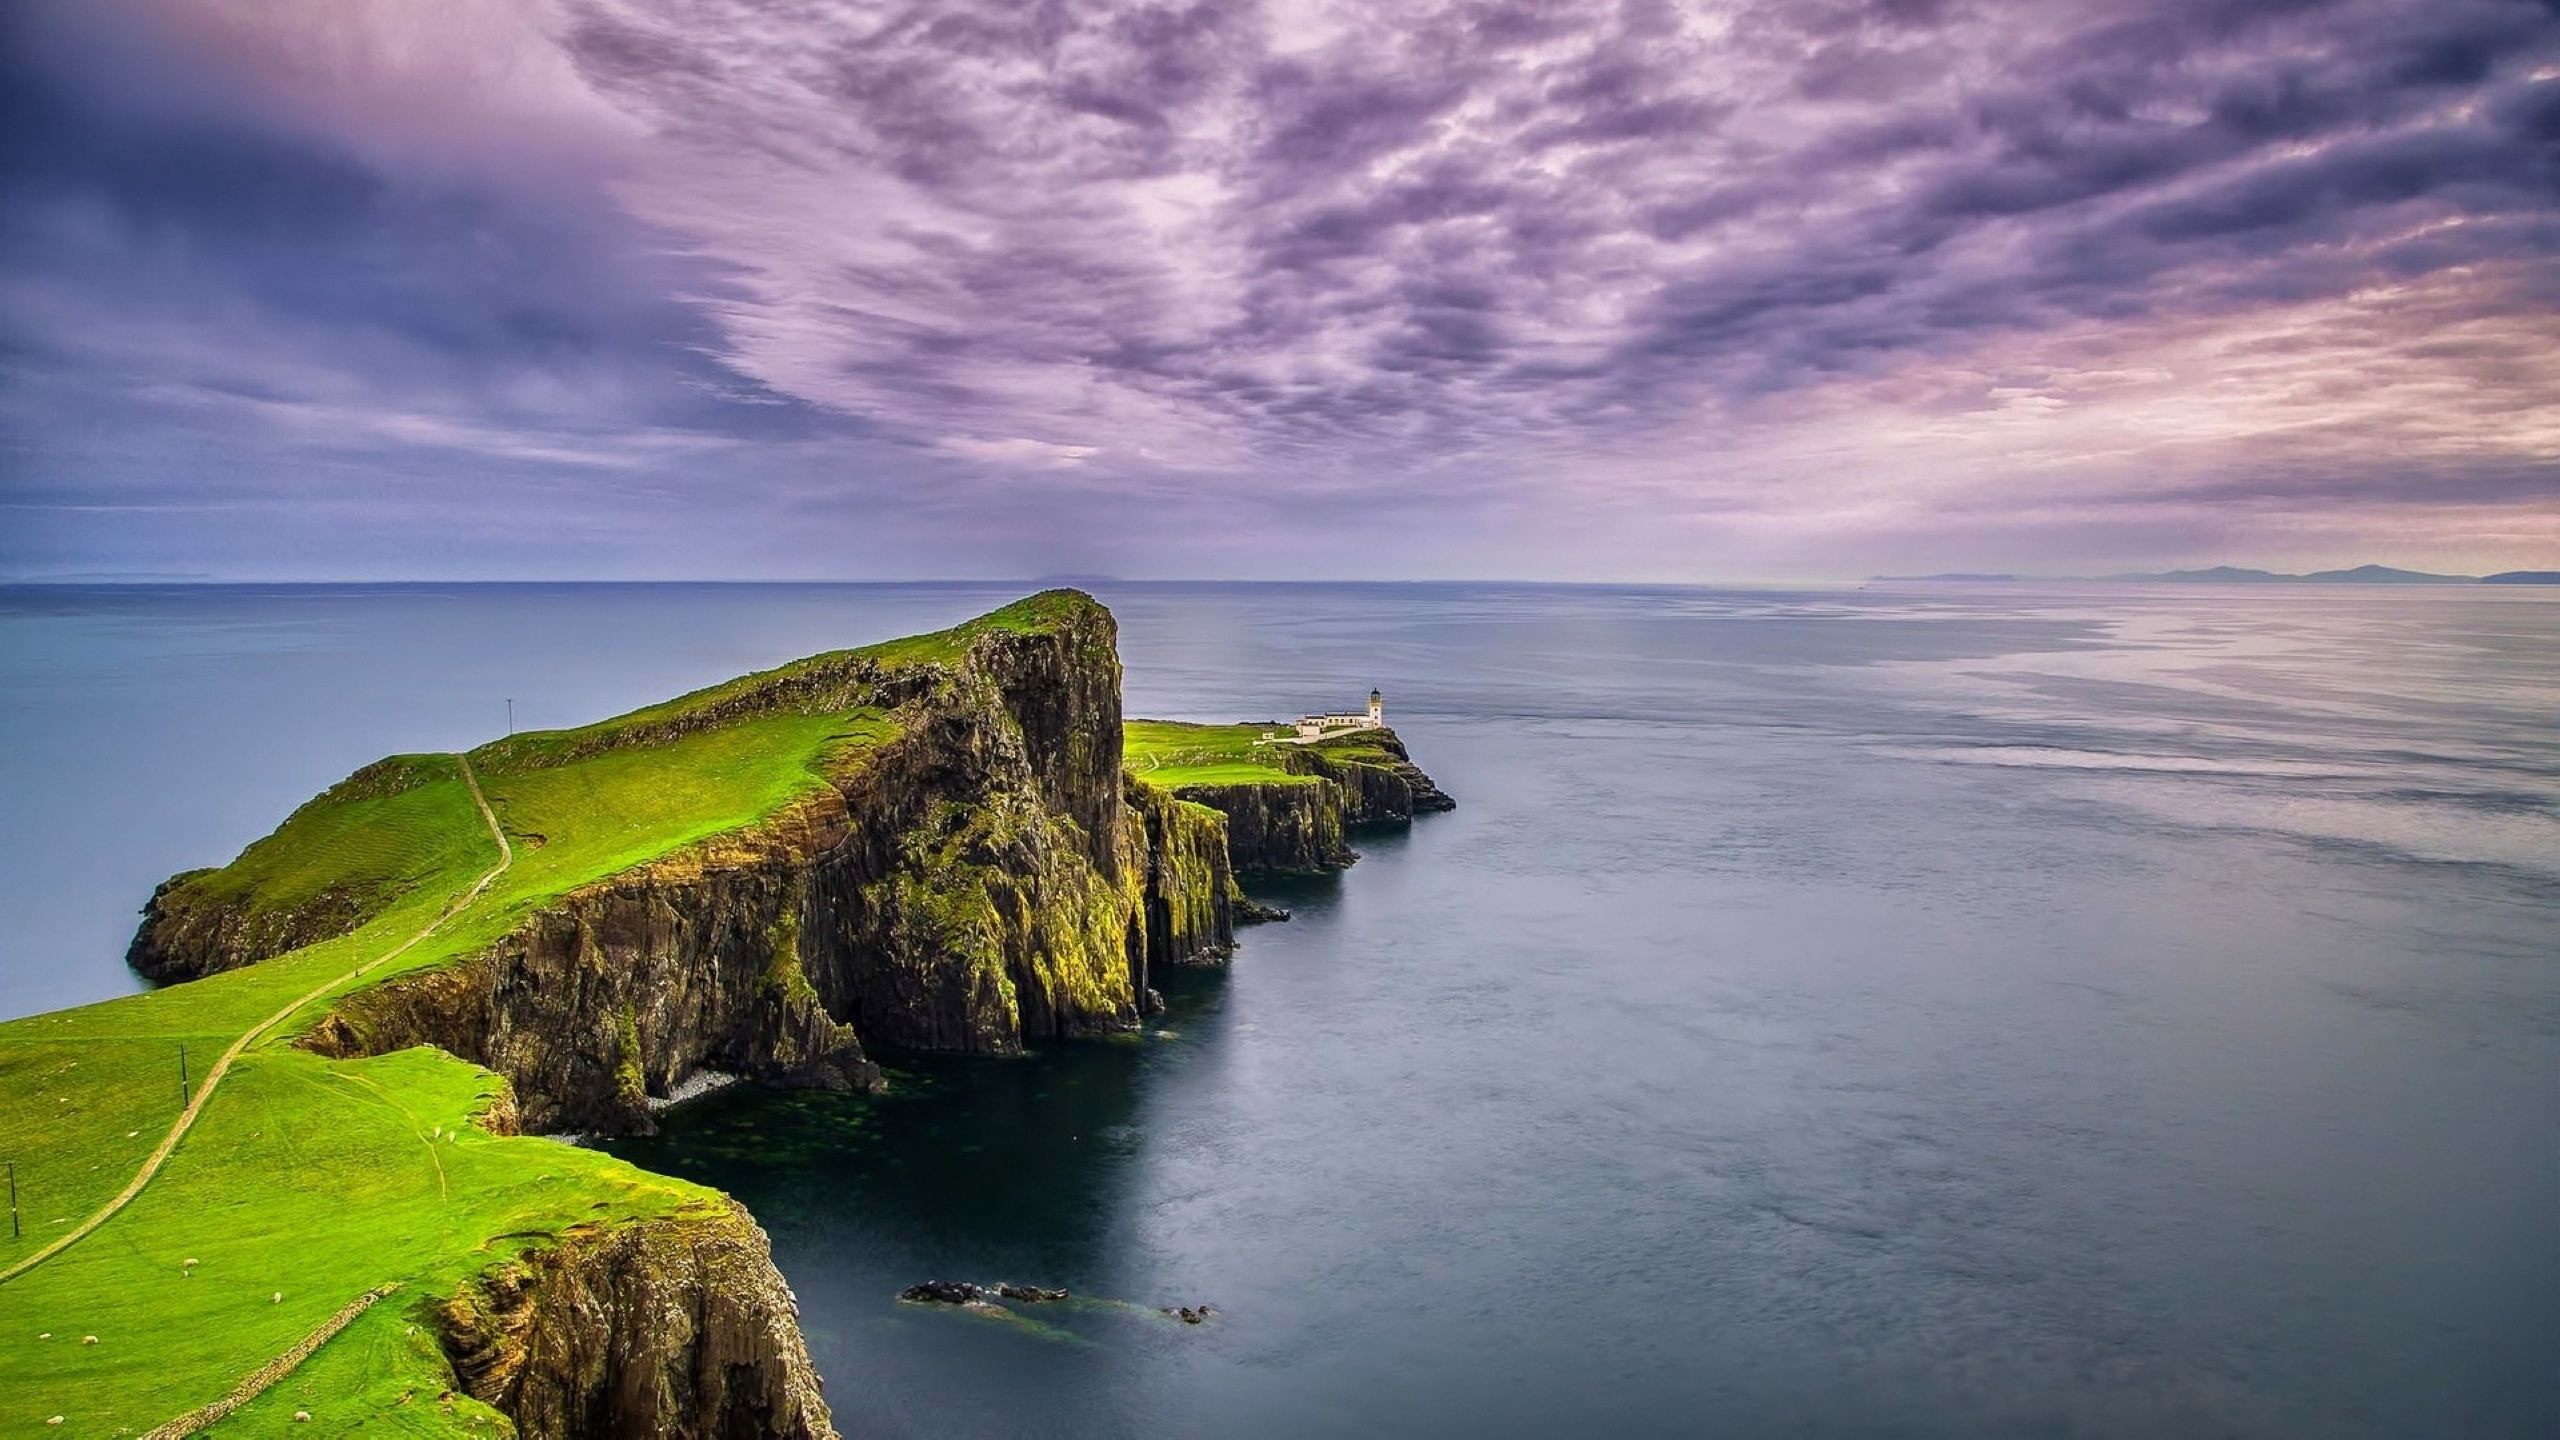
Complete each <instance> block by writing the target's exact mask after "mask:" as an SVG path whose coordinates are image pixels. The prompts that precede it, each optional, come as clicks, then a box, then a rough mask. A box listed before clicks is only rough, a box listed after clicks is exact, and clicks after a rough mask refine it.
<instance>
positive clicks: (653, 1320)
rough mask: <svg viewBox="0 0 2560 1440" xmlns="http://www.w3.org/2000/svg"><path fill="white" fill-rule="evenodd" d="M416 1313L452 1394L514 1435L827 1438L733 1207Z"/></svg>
mask: <svg viewBox="0 0 2560 1440" xmlns="http://www.w3.org/2000/svg"><path fill="white" fill-rule="evenodd" d="M431 1310H432V1316H433V1319H434V1321H435V1324H436V1328H437V1331H438V1333H439V1334H440V1336H441V1338H442V1340H443V1344H444V1350H445V1356H446V1358H447V1360H448V1361H450V1362H451V1364H452V1366H453V1370H454V1375H455V1378H456V1380H457V1381H458V1383H459V1385H460V1388H461V1389H462V1390H463V1391H464V1393H466V1394H469V1395H471V1396H472V1397H473V1398H475V1399H478V1400H481V1401H484V1402H486V1403H488V1404H489V1405H492V1406H494V1407H496V1408H497V1409H498V1410H499V1411H501V1412H502V1413H504V1414H505V1415H507V1416H508V1417H509V1418H510V1419H512V1420H514V1421H515V1424H516V1430H517V1432H518V1433H519V1434H523V1435H527V1436H537V1435H538V1436H558V1437H581V1440H586V1437H596V1440H606V1437H615V1440H618V1437H626V1436H627V1437H631V1440H642V1437H659V1436H673V1437H680V1440H761V1437H784V1440H822V1437H832V1436H834V1435H835V1433H836V1432H835V1427H834V1426H833V1425H832V1424H831V1423H830V1422H829V1420H828V1416H827V1405H826V1401H825V1400H824V1399H823V1398H822V1397H821V1395H820V1387H819V1380H818V1374H817V1370H816V1367H814V1366H813V1365H811V1363H810V1361H809V1350H808V1346H807V1345H806V1344H805V1343H804V1342H803V1341H802V1339H801V1336H800V1327H799V1306H798V1305H797V1304H796V1303H795V1302H794V1301H793V1299H792V1295H791V1290H790V1287H789V1286H787V1285H785V1284H784V1283H783V1279H782V1276H781V1274H780V1273H779V1272H777V1271H776V1270H775V1269H774V1268H773V1258H772V1253H771V1250H770V1249H769V1247H768V1246H767V1243H766V1240H765V1234H764V1231H762V1230H761V1229H759V1228H757V1226H756V1223H755V1222H754V1221H753V1220H752V1219H750V1218H748V1215H747V1212H746V1210H745V1209H744V1208H743V1207H742V1206H739V1205H738V1204H737V1203H735V1202H734V1201H724V1202H722V1203H720V1204H718V1205H709V1206H703V1207H699V1208H697V1209H693V1210H688V1211H685V1212H683V1213H680V1214H677V1215H675V1216H672V1217H668V1218H663V1219H655V1220H641V1221H632V1222H628V1223H624V1224H619V1225H613V1226H598V1227H594V1228H591V1229H582V1230H573V1231H571V1232H569V1233H568V1234H566V1235H563V1236H561V1237H560V1238H559V1239H558V1241H556V1242H555V1243H552V1244H547V1245H543V1246H539V1247H536V1248H534V1249H530V1250H527V1251H525V1252H523V1253H522V1254H520V1255H518V1256H516V1257H515V1258H514V1259H511V1260H508V1261H506V1262H504V1263H502V1264H500V1265H498V1266H495V1267H494V1268H492V1269H490V1270H488V1271H486V1272H484V1273H483V1274H482V1275H481V1276H480V1277H479V1278H478V1279H476V1280H475V1281H473V1282H472V1283H471V1284H470V1285H468V1286H467V1287H465V1288H464V1290H463V1291H462V1292H461V1293H460V1294H457V1295H453V1296H449V1297H447V1298H445V1299H444V1300H442V1301H440V1302H438V1303H436V1304H435V1305H433V1306H432V1307H431Z"/></svg>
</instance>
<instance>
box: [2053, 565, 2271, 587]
mask: <svg viewBox="0 0 2560 1440" xmlns="http://www.w3.org/2000/svg"><path fill="white" fill-rule="evenodd" d="M2098 578H2099V579H2101V580H2140V581H2145V582H2150V583H2158V584H2173V585H2277V584H2282V583H2284V582H2286V581H2289V580H2299V579H2301V578H2302V577H2301V576H2299V575H2279V574H2277V573H2276V572H2274V571H2273V570H2243V569H2241V568H2239V567H2238V566H2236V565H2216V566H2214V567H2213V568H2212V569H2210V570H2163V571H2161V572H2159V573H2158V574H2155V575H2101V576H2099V577H2098Z"/></svg>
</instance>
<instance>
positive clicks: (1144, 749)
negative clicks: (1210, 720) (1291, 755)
mask: <svg viewBox="0 0 2560 1440" xmlns="http://www.w3.org/2000/svg"><path fill="white" fill-rule="evenodd" d="M1274 730H1277V731H1279V733H1286V730H1285V727H1275V726H1270V725H1185V724H1183V723H1181V722H1179V721H1174V720H1132V721H1129V722H1128V723H1127V724H1125V725H1123V726H1121V727H1120V735H1121V742H1120V743H1121V763H1122V764H1123V765H1124V766H1126V767H1127V768H1128V770H1129V773H1130V774H1132V775H1135V776H1137V777H1138V778H1139V779H1141V780H1144V781H1146V782H1147V783H1148V784H1150V785H1158V786H1162V787H1163V788H1165V789H1167V790H1179V789H1181V788H1183V787H1185V786H1189V785H1315V784H1320V783H1322V782H1320V781H1319V780H1318V779H1317V777H1315V776H1313V775H1293V774H1290V773H1289V771H1288V770H1287V769H1285V768H1283V767H1285V766H1286V765H1287V763H1288V760H1287V751H1288V750H1290V749H1291V748H1293V747H1290V746H1286V745H1257V744H1255V743H1254V741H1255V740H1257V739H1259V738H1260V737H1261V736H1262V735H1263V734H1264V733H1265V732H1266V731H1274Z"/></svg>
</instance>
